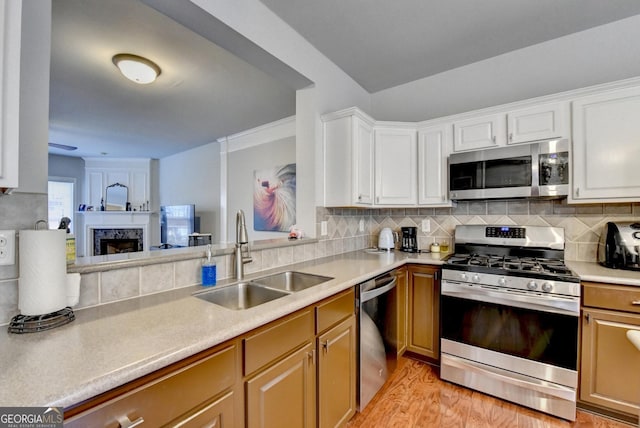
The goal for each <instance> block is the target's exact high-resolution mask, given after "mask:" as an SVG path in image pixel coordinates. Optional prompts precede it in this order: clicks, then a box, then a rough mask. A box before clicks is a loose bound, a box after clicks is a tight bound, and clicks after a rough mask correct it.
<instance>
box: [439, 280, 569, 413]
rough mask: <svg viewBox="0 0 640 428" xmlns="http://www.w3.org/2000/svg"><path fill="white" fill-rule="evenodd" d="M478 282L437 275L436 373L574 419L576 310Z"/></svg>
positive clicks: (495, 394)
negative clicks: (487, 287) (439, 280)
mask: <svg viewBox="0 0 640 428" xmlns="http://www.w3.org/2000/svg"><path fill="white" fill-rule="evenodd" d="M482 288H483V287H482V286H480V285H476V284H460V283H455V282H452V281H446V280H443V281H442V294H441V302H440V304H441V308H440V314H441V315H440V319H441V326H440V329H441V339H440V350H441V358H440V377H441V378H442V379H443V380H447V381H450V382H454V383H457V384H459V385H463V386H466V387H468V388H471V389H475V390H477V391H481V392H484V393H486V394H490V395H494V396H496V397H500V398H503V399H505V400H508V401H512V402H514V403H518V404H522V405H524V406H527V407H531V408H533V409H536V410H540V411H543V412H546V413H549V414H552V415H555V416H559V417H561V418H565V419H568V420H575V417H576V396H577V393H576V391H577V385H578V372H577V362H578V361H577V354H578V320H579V316H578V315H579V310H578V312H574V311H571V310H567V306H566V305H561V306H564V307H562V308H555V309H554V310H555V311H547V310H544V308H545V307H546V306H548V305H547V304H545V303H544V302H540V301H538V302H535V299H533V300H534V302H533V304H531V305H529V303H528V302H526V299H515V300H510V297H511V296H510V295H509V294H514V295H515V294H516V293H515V292H512V293H510V292H506V293H503V292H502V291H499V290H482ZM463 290H466V292H464V291H463ZM485 291H486V292H488V293H489V296H490V297H489V298H488V299H487V300H489V301H486V300H483V298H482V295H483V293H484V292H485ZM503 294H504V295H503ZM520 294H523V293H520ZM519 297H521V296H519ZM569 300H571V299H569ZM576 300H577V301H576V302H575V303H576V304H577V305H578V308H579V299H578V298H576ZM549 303H550V304H551V306H554V304H555V303H556V302H553V299H552V301H551V302H549ZM572 305H573V303H572V304H571V305H569V306H572Z"/></svg>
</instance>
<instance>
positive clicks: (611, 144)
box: [569, 87, 640, 203]
mask: <svg viewBox="0 0 640 428" xmlns="http://www.w3.org/2000/svg"><path fill="white" fill-rule="evenodd" d="M572 116H573V146H572V162H571V166H572V169H573V173H572V181H573V182H572V193H571V195H570V197H569V199H570V202H585V203H586V202H616V201H620V202H622V201H638V200H640V168H638V159H640V121H639V120H638V117H640V87H635V88H628V89H621V90H615V91H609V92H605V93H600V94H595V95H591V96H586V97H582V98H578V99H575V100H574V101H573V102H572Z"/></svg>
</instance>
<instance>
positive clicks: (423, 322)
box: [407, 266, 440, 360]
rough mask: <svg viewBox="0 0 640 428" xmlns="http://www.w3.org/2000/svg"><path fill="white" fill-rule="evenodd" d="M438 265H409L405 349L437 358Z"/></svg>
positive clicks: (438, 336)
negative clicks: (407, 333) (434, 266)
mask: <svg viewBox="0 0 640 428" xmlns="http://www.w3.org/2000/svg"><path fill="white" fill-rule="evenodd" d="M437 278H438V269H437V268H433V267H428V266H410V267H409V338H408V343H407V350H408V351H411V352H415V353H416V354H419V355H422V356H424V357H428V358H431V359H434V360H437V359H438V358H439V352H440V334H439V315H440V302H439V297H440V281H439V280H438V279H437Z"/></svg>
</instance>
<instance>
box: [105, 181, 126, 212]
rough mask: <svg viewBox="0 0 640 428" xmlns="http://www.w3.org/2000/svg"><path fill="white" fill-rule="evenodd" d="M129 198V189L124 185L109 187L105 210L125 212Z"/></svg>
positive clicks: (117, 184) (116, 184)
mask: <svg viewBox="0 0 640 428" xmlns="http://www.w3.org/2000/svg"><path fill="white" fill-rule="evenodd" d="M128 198H129V188H128V187H127V186H125V185H124V184H120V183H114V184H112V185H110V186H107V190H106V193H105V210H107V211H124V210H125V209H126V207H127V199H128Z"/></svg>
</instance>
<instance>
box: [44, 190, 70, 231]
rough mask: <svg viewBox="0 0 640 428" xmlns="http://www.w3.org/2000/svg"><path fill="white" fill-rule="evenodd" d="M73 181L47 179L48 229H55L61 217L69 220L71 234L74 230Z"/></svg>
mask: <svg viewBox="0 0 640 428" xmlns="http://www.w3.org/2000/svg"><path fill="white" fill-rule="evenodd" d="M74 187H75V180H74V179H72V178H50V179H49V191H48V194H49V219H48V220H49V229H57V228H58V225H59V224H60V219H61V218H62V217H69V218H70V219H71V225H70V226H69V229H71V233H73V230H74V224H73V223H74V222H73V218H74V217H73V213H74V211H75V208H74V207H75V202H74V198H73V195H74Z"/></svg>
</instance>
